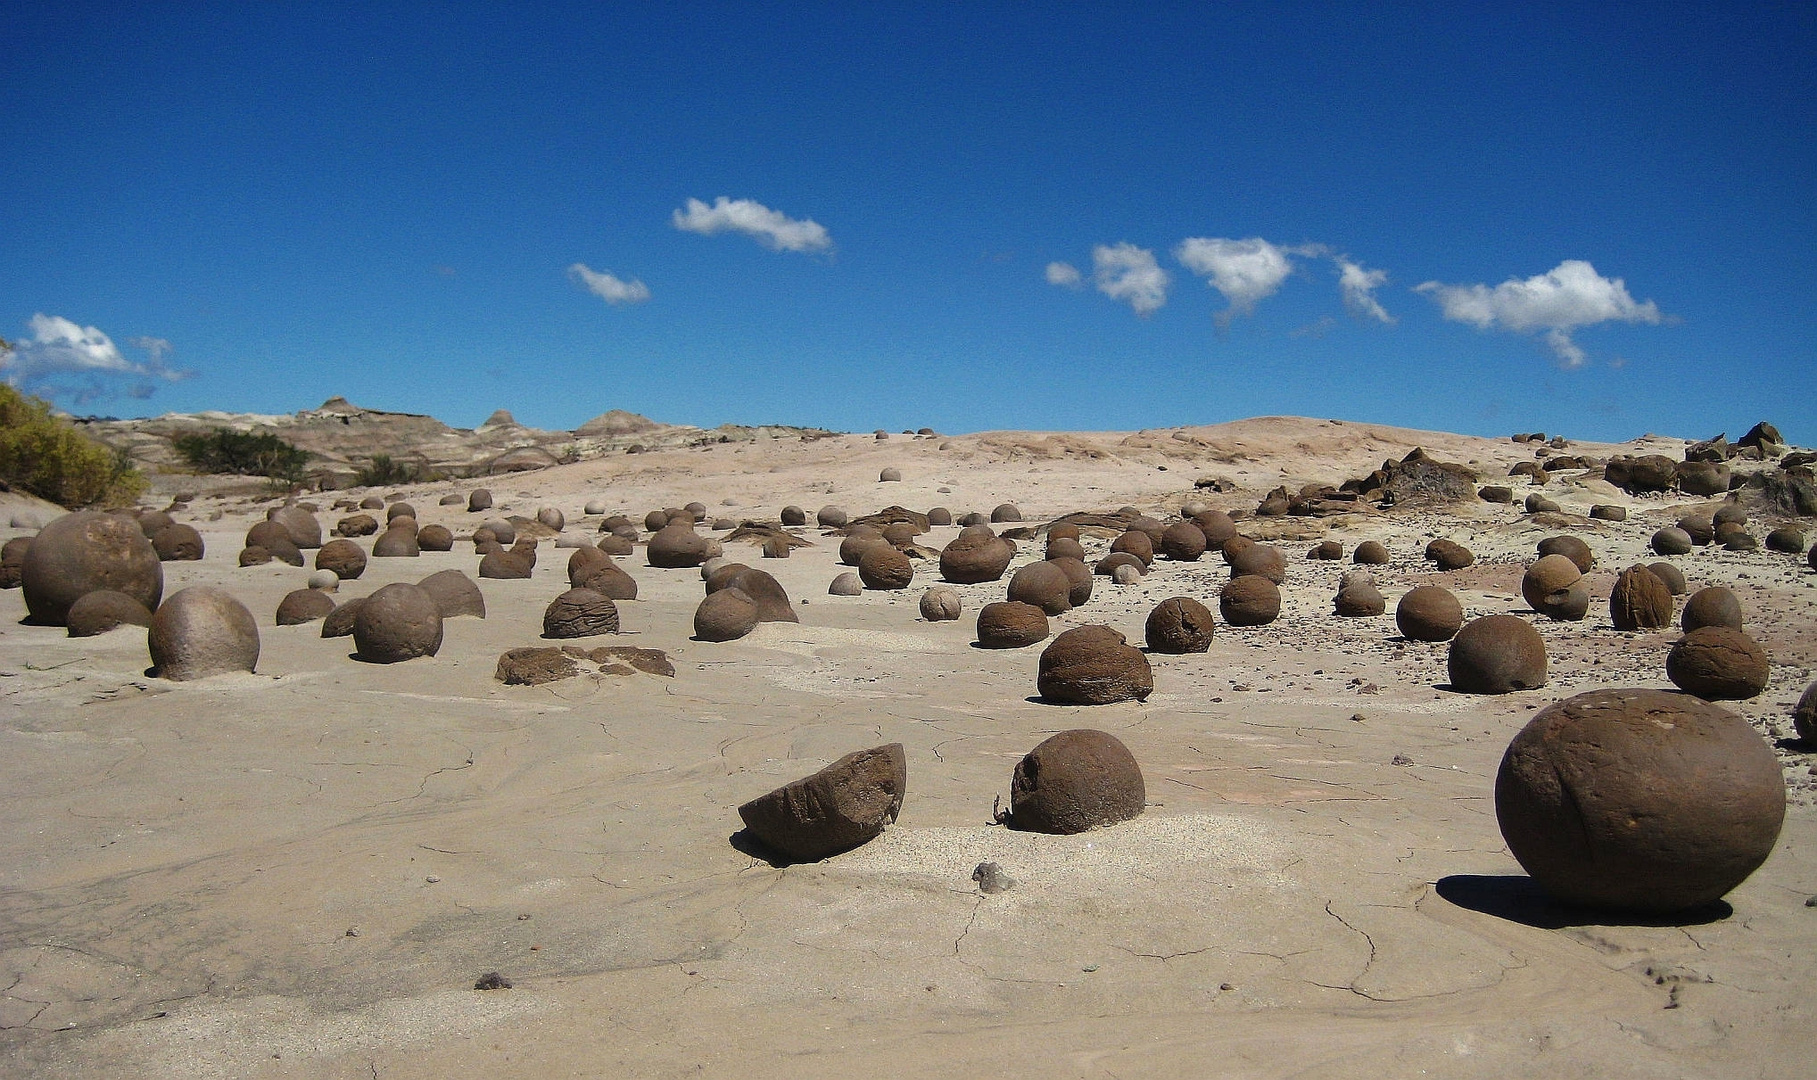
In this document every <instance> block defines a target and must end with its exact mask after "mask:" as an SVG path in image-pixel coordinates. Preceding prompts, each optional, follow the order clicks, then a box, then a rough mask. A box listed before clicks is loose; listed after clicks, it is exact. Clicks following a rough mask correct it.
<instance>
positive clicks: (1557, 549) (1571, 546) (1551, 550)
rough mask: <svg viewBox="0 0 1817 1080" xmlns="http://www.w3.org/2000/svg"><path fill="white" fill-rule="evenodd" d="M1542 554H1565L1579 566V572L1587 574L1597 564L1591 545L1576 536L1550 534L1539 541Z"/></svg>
mask: <svg viewBox="0 0 1817 1080" xmlns="http://www.w3.org/2000/svg"><path fill="white" fill-rule="evenodd" d="M1539 553H1540V555H1541V556H1542V557H1543V556H1546V555H1563V556H1564V557H1565V558H1567V559H1570V560H1571V561H1572V562H1573V563H1575V564H1576V566H1577V572H1578V573H1580V574H1587V573H1589V572H1590V568H1591V567H1593V566H1595V565H1596V553H1595V552H1593V551H1591V550H1590V545H1589V544H1586V543H1585V542H1584V541H1583V540H1582V539H1581V538H1579V537H1576V536H1569V535H1566V536H1548V537H1546V538H1545V539H1544V540H1541V541H1540V542H1539Z"/></svg>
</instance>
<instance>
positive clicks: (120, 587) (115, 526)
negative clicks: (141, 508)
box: [19, 510, 164, 626]
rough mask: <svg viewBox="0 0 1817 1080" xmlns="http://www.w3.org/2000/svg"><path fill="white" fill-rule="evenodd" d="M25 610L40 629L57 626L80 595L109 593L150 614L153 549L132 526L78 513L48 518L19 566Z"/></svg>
mask: <svg viewBox="0 0 1817 1080" xmlns="http://www.w3.org/2000/svg"><path fill="white" fill-rule="evenodd" d="M19 581H20V585H21V587H22V588H23V589H24V590H25V608H26V610H27V611H28V612H29V613H30V618H31V621H32V622H34V623H37V624H38V625H40V626H63V625H65V622H66V619H67V618H68V615H69V607H70V605H71V604H74V603H75V602H76V601H77V600H79V599H80V598H81V597H82V595H83V594H84V593H90V592H94V591H95V590H96V589H112V590H114V591H115V592H121V593H125V594H126V595H127V596H130V597H132V598H133V599H135V600H137V601H139V603H141V604H144V605H145V606H146V607H147V608H148V609H151V610H154V611H155V610H156V609H157V606H158V599H159V598H160V597H161V596H163V595H164V569H163V567H162V565H160V564H159V562H158V553H157V550H156V549H154V548H153V547H152V546H151V541H150V540H147V539H146V538H145V533H144V532H143V531H141V530H140V528H139V525H138V523H137V522H135V521H132V520H131V519H129V518H123V517H118V516H116V515H113V514H102V513H97V512H95V511H92V510H82V511H78V512H76V513H73V514H64V515H63V516H62V517H59V518H56V519H54V520H52V521H51V522H50V523H49V524H48V525H46V526H44V528H43V529H41V530H39V532H38V535H37V536H35V537H33V538H32V541H31V543H30V544H29V545H27V547H26V549H25V555H24V558H23V559H22V560H21V562H20V564H19Z"/></svg>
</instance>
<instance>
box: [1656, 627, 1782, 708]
mask: <svg viewBox="0 0 1817 1080" xmlns="http://www.w3.org/2000/svg"><path fill="white" fill-rule="evenodd" d="M1770 670H1771V669H1770V667H1769V665H1768V662H1767V654H1766V650H1765V649H1762V648H1761V647H1760V645H1759V644H1758V643H1757V642H1755V641H1754V639H1753V638H1751V637H1749V636H1748V635H1747V634H1745V633H1743V632H1742V631H1740V630H1735V629H1732V628H1730V627H1727V626H1705V627H1701V628H1699V629H1696V630H1693V631H1691V632H1690V633H1688V634H1686V635H1685V636H1684V637H1682V638H1679V639H1678V641H1677V642H1675V643H1674V644H1673V645H1672V648H1671V650H1670V651H1668V652H1667V653H1666V678H1668V679H1670V680H1672V685H1673V686H1676V687H1678V688H1679V689H1680V690H1683V691H1685V692H1686V693H1689V694H1696V695H1697V696H1698V697H1700V698H1703V699H1704V700H1705V701H1741V700H1745V699H1747V698H1751V697H1757V696H1759V694H1760V692H1761V691H1762V690H1765V689H1766V687H1767V678H1768V675H1769V673H1770Z"/></svg>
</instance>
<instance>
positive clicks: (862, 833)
mask: <svg viewBox="0 0 1817 1080" xmlns="http://www.w3.org/2000/svg"><path fill="white" fill-rule="evenodd" d="M907 790H908V755H907V754H906V753H905V752H904V751H903V749H902V744H901V743H890V744H888V745H886V746H877V747H872V748H871V749H869V750H860V751H857V752H856V753H852V754H847V755H846V756H845V757H842V758H840V759H839V760H838V761H835V762H833V763H832V764H831V765H828V766H827V767H826V768H824V769H821V770H820V771H819V772H817V773H814V774H813V775H812V776H806V777H803V778H802V779H800V780H797V781H795V782H794V783H792V784H787V785H784V786H783V787H779V788H777V789H776V790H775V791H772V792H770V793H769V794H768V795H764V796H761V797H759V798H755V799H752V800H751V801H750V802H748V803H745V804H744V805H743V806H740V807H739V808H738V816H739V818H741V819H742V820H743V821H744V824H745V828H746V829H748V830H749V831H750V834H751V836H752V837H754V838H755V839H756V840H757V841H758V842H759V843H761V844H762V845H763V846H765V847H767V848H769V849H770V850H772V851H774V852H776V853H777V854H779V855H782V856H784V857H785V858H787V859H789V860H791V861H794V862H815V861H818V860H820V859H825V858H828V857H830V856H833V855H837V854H839V853H841V852H844V851H850V850H851V849H853V848H855V847H857V846H859V845H860V844H863V843H865V842H866V841H869V840H872V839H875V838H876V837H877V836H879V835H880V834H882V832H883V830H884V828H885V827H886V826H888V825H890V824H891V823H892V822H894V821H895V820H896V815H897V814H899V813H901V812H902V798H903V795H904V793H905V792H906V791H907Z"/></svg>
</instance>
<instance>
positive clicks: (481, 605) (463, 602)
mask: <svg viewBox="0 0 1817 1080" xmlns="http://www.w3.org/2000/svg"><path fill="white" fill-rule="evenodd" d="M416 587H417V588H419V589H421V590H423V591H424V592H426V593H428V594H429V598H430V599H431V600H434V601H435V609H436V610H437V611H439V612H441V613H442V618H443V619H454V618H459V617H460V616H462V615H471V616H473V617H474V618H476V619H483V618H485V617H486V594H485V593H482V592H480V589H479V584H478V583H477V582H475V581H474V580H473V579H472V578H470V577H468V576H467V575H466V574H463V573H461V572H460V571H459V570H437V571H436V572H435V573H433V574H430V575H429V576H428V577H426V578H424V579H423V580H421V581H419V582H417V583H416ZM341 606H342V607H346V606H347V605H345V604H342V605H341Z"/></svg>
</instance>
